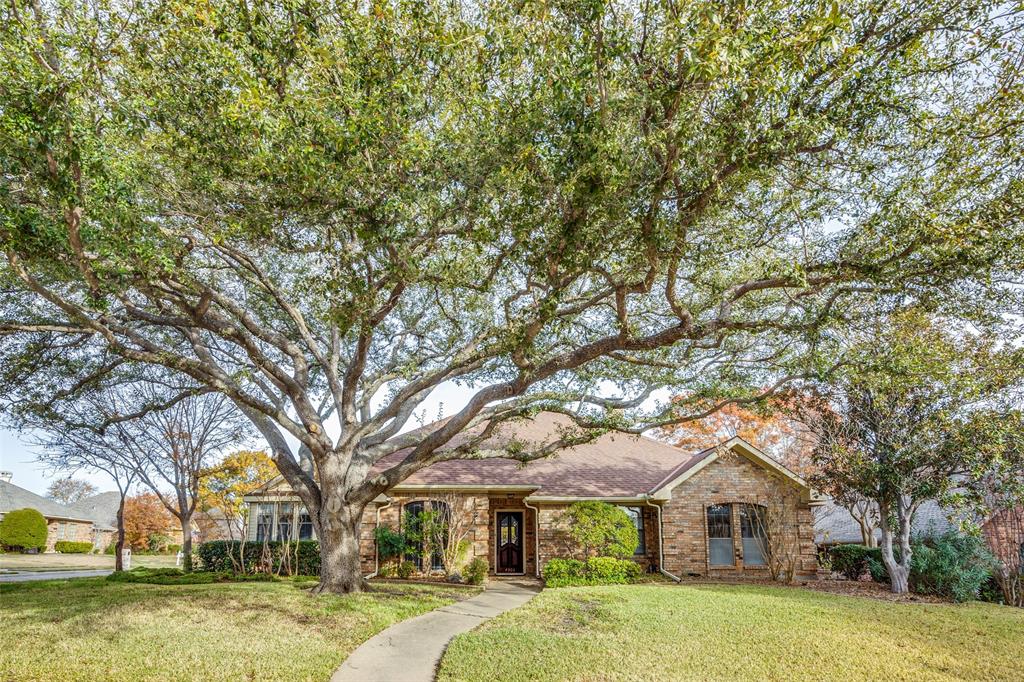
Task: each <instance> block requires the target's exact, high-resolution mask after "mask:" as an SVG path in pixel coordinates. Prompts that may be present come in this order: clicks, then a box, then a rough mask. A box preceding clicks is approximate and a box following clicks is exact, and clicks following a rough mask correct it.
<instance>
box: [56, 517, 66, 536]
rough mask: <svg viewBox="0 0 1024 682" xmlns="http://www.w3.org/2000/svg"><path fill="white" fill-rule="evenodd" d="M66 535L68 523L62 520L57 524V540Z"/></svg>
mask: <svg viewBox="0 0 1024 682" xmlns="http://www.w3.org/2000/svg"><path fill="white" fill-rule="evenodd" d="M67 536H68V524H66V523H64V522H63V521H61V523H60V524H59V525H58V526H57V539H58V540H63V539H64V538H66V537H67Z"/></svg>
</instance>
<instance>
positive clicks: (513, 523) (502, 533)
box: [496, 511, 523, 573]
mask: <svg viewBox="0 0 1024 682" xmlns="http://www.w3.org/2000/svg"><path fill="white" fill-rule="evenodd" d="M497 526H498V538H497V539H498V567H497V571H496V572H497V573H522V572H523V512H512V511H508V512H503V511H500V512H498V513H497Z"/></svg>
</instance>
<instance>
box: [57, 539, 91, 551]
mask: <svg viewBox="0 0 1024 682" xmlns="http://www.w3.org/2000/svg"><path fill="white" fill-rule="evenodd" d="M53 548H54V549H55V550H57V551H58V552H60V553H61V554H88V553H89V552H91V551H92V543H91V542H70V541H68V540H61V541H59V542H56V543H54V545H53Z"/></svg>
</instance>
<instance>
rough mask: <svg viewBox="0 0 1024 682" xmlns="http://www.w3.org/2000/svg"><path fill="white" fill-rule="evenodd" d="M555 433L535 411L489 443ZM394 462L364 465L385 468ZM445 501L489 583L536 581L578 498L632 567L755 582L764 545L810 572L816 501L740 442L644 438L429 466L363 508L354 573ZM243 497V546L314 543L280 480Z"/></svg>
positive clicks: (557, 547) (561, 545) (556, 550)
mask: <svg viewBox="0 0 1024 682" xmlns="http://www.w3.org/2000/svg"><path fill="white" fill-rule="evenodd" d="M567 425H568V421H567V419H566V418H565V417H563V416H561V415H557V414H554V413H541V414H540V415H538V416H536V417H534V418H533V419H530V420H523V421H519V422H516V423H514V424H511V423H510V424H507V425H505V426H504V427H503V428H504V429H505V431H504V433H502V434H500V435H497V434H496V435H495V436H493V437H492V438H493V439H495V441H498V439H500V438H504V439H505V440H504V442H506V443H507V442H509V441H511V440H514V441H516V442H520V443H521V442H523V441H526V442H535V443H542V442H547V441H550V440H551V439H553V438H554V437H556V436H557V433H558V429H559V428H561V427H564V426H567ZM488 447H489V448H492V447H494V444H493V443H492V444H489V445H488ZM404 454H405V453H404V452H398V453H394V454H392V455H389V456H388V457H386V458H385V459H384V460H382V461H381V462H378V464H377V465H376V466H377V467H378V468H380V469H384V468H387V467H388V466H391V465H393V464H394V463H397V462H398V461H400V459H401V457H402V456H403V455H404ZM447 493H456V494H458V496H459V498H458V499H459V500H460V504H461V506H462V510H461V513H463V514H465V515H467V516H466V518H467V520H468V521H469V522H470V523H471V524H472V530H471V532H470V535H469V541H470V545H471V547H470V558H473V557H478V556H479V557H485V558H486V559H487V562H488V564H489V566H490V571H491V573H492V574H494V575H540V572H541V570H542V569H543V566H544V564H545V563H546V562H547V561H548V560H549V559H551V558H554V557H560V556H566V555H567V542H566V541H567V533H566V529H567V522H566V518H565V512H566V510H567V508H568V506H569V505H570V504H572V503H573V502H576V501H579V500H602V501H606V502H609V503H611V504H615V505H620V506H622V507H624V508H625V510H626V511H627V513H628V514H629V515H630V517H631V518H632V519H633V522H634V523H635V524H636V526H637V530H638V531H639V535H640V538H641V542H640V545H639V547H638V548H637V552H636V556H635V557H634V559H635V560H636V561H637V562H639V563H641V564H642V565H643V566H644V567H645V569H647V570H648V571H651V572H656V571H660V572H662V573H665V574H666V575H669V576H670V577H673V578H676V577H682V576H723V577H726V576H728V577H742V576H755V577H758V576H765V575H767V571H768V569H767V566H766V560H765V553H766V552H765V548H766V547H773V548H778V549H777V550H776V551H777V552H779V553H781V552H782V551H783V550H785V552H786V553H787V556H788V557H790V561H791V562H792V567H793V569H794V571H795V573H796V575H798V576H799V577H802V578H813V577H816V575H817V559H816V556H815V545H814V522H813V515H812V507H814V506H816V505H818V504H821V502H822V501H823V500H822V499H821V498H820V496H819V495H818V494H817V493H815V492H814V491H813V490H811V488H810V487H809V486H808V485H807V483H806V482H805V481H803V480H802V479H801V478H800V477H799V476H797V475H796V474H794V473H793V472H791V471H789V470H788V469H786V468H785V467H784V466H782V465H781V464H779V463H778V462H776V461H775V460H773V459H772V458H771V457H769V456H767V455H766V454H765V453H763V452H761V451H760V450H758V449H757V448H756V447H754V446H753V445H751V444H750V443H748V442H746V441H744V440H743V439H740V438H733V439H731V440H729V441H726V442H724V443H722V444H720V445H719V446H717V447H714V448H710V449H708V450H705V451H703V452H698V453H687V452H684V451H682V450H680V449H678V448H675V447H672V446H670V445H667V444H665V443H662V442H659V441H656V440H653V439H650V438H646V437H635V436H627V435H623V434H616V433H609V434H605V435H603V436H601V437H600V438H598V439H596V440H595V441H593V442H591V443H587V444H585V445H579V446H576V447H572V448H568V449H565V450H562V451H561V452H559V453H557V454H556V455H555V456H553V457H550V458H546V459H541V460H537V461H534V462H530V463H529V464H527V465H525V466H522V465H520V464H519V463H518V462H516V461H514V460H510V459H487V460H451V461H446V462H439V463H437V464H434V465H431V466H429V467H427V468H424V469H421V470H420V471H418V472H416V473H415V474H413V475H412V476H411V477H410V478H408V479H406V480H405V481H403V482H402V483H400V484H399V485H397V486H395V487H394V488H392V489H391V490H389V491H388V492H387V493H386V494H385V495H381V496H379V497H378V498H377V499H376V500H375V501H374V503H372V504H371V505H370V506H369V507H368V508H367V509H366V511H365V512H364V514H363V519H362V526H361V538H360V544H361V548H362V564H363V569H364V572H365V573H366V574H367V575H373V574H375V573H376V571H377V569H378V558H377V556H376V547H375V542H374V528H375V527H376V526H378V525H387V526H390V527H392V528H397V527H398V526H399V521H400V518H401V515H403V514H416V513H419V512H420V511H422V510H424V509H426V508H430V506H431V504H432V500H436V499H437V498H438V497H439V496H441V495H444V494H447ZM245 500H246V502H248V503H249V517H248V523H247V537H248V538H249V539H250V540H256V541H262V540H268V541H276V540H281V539H285V538H288V539H293V540H294V539H313V538H314V533H313V524H312V522H311V520H310V517H309V515H308V514H307V513H306V512H305V509H304V508H303V507H302V503H301V501H300V500H299V498H298V497H297V496H296V495H294V494H293V493H292V491H291V489H290V488H289V487H288V484H287V483H286V482H285V481H284V480H283V478H281V477H278V478H275V479H274V480H272V481H270V482H268V483H267V484H266V485H264V486H262V487H260V488H259V489H257V490H255V491H253V492H252V493H251V494H250V495H248V496H246V498H245ZM434 504H437V503H436V502H434ZM766 519H771V520H770V521H767V522H766ZM769 532H770V533H771V534H772V536H773V538H772V540H771V541H768V540H766V537H765V536H766V534H767V533H769ZM420 568H421V569H424V568H425V569H426V570H430V569H431V568H432V567H423V566H420Z"/></svg>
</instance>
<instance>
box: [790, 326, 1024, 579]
mask: <svg viewBox="0 0 1024 682" xmlns="http://www.w3.org/2000/svg"><path fill="white" fill-rule="evenodd" d="M855 341H856V342H855V343H854V345H853V346H852V348H851V349H850V353H849V355H848V357H847V363H848V364H847V366H846V367H845V368H844V370H843V371H842V372H840V373H838V374H837V375H835V377H834V378H833V380H832V381H831V382H830V384H829V385H827V386H820V387H819V390H820V391H821V395H822V399H823V400H825V401H827V402H828V404H829V409H822V410H810V409H807V408H806V407H804V408H803V411H802V412H801V414H802V416H803V418H804V420H805V423H806V424H807V425H808V427H809V428H810V429H811V430H812V431H813V432H814V433H815V435H816V436H817V442H816V444H815V449H814V455H813V457H814V463H815V465H816V466H817V468H818V473H817V474H816V475H815V476H813V477H812V479H811V480H812V482H813V483H814V485H815V486H816V487H818V488H819V489H820V490H822V491H823V492H826V493H828V494H830V495H832V496H834V497H836V498H837V499H839V500H841V501H844V500H848V499H851V498H854V497H859V498H861V499H866V500H869V501H871V502H872V503H874V505H875V506H876V507H877V509H878V517H877V520H876V523H877V525H878V528H879V530H880V531H881V542H880V543H879V546H880V548H881V550H882V560H883V562H884V563H885V567H886V569H887V570H888V572H889V576H890V578H891V583H892V591H893V592H896V593H901V592H906V591H907V590H908V579H909V575H910V566H911V557H912V555H913V550H912V547H911V542H910V541H911V529H912V525H913V519H914V514H915V513H916V511H917V509H918V507H919V506H920V504H921V503H922V502H924V501H925V500H930V499H933V500H939V501H940V502H947V501H950V500H952V499H953V498H954V496H956V495H959V494H962V491H964V490H970V489H971V488H972V486H973V482H974V481H976V480H978V479H979V478H981V477H982V476H984V474H985V473H986V472H989V471H990V470H991V468H992V466H993V465H994V463H995V462H996V461H997V456H998V452H999V448H998V447H997V446H998V445H999V444H1000V443H1001V442H1003V441H1005V437H1004V435H1003V434H1002V431H1001V429H995V428H987V427H986V426H985V425H986V424H991V423H992V422H999V421H1002V420H1005V419H1006V418H1007V415H1008V414H1011V412H1010V411H1009V406H1010V405H1012V401H1013V400H1014V393H1015V391H1014V390H1013V389H1015V388H1017V387H1019V386H1020V382H1021V371H1020V367H1021V360H1022V351H1021V350H1020V349H1013V348H1009V349H1000V348H999V346H998V345H997V344H995V343H994V342H993V340H992V339H990V338H986V337H984V336H980V337H979V336H975V335H973V334H971V333H968V332H960V333H955V332H954V331H952V330H950V329H949V328H948V322H947V321H943V320H932V319H929V318H928V317H927V316H925V315H922V314H919V313H909V314H905V315H903V316H900V317H899V318H897V319H896V320H894V321H893V323H892V324H890V325H888V326H886V327H884V328H880V329H876V330H873V331H871V332H868V333H864V334H862V335H860V336H859V338H856V339H855ZM806 404H807V403H804V405H806ZM894 550H898V552H897V551H894Z"/></svg>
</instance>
